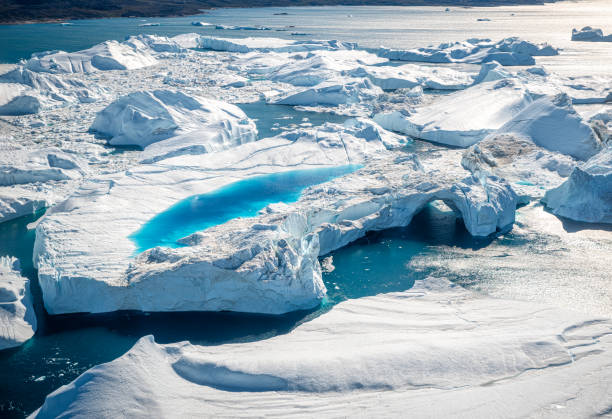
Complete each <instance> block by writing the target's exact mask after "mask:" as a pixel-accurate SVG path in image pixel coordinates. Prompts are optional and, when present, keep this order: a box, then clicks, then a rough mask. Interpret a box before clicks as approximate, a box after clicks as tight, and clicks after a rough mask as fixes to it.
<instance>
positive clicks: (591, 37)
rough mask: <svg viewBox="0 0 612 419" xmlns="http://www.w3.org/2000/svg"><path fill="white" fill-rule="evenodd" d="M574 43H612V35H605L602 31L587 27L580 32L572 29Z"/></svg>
mask: <svg viewBox="0 0 612 419" xmlns="http://www.w3.org/2000/svg"><path fill="white" fill-rule="evenodd" d="M572 41H587V42H612V34H610V35H604V34H603V31H602V30H601V29H597V28H592V27H590V26H585V27H584V28H582V29H580V30H578V29H572Z"/></svg>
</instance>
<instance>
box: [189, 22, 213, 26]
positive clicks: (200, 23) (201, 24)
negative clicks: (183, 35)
mask: <svg viewBox="0 0 612 419" xmlns="http://www.w3.org/2000/svg"><path fill="white" fill-rule="evenodd" d="M191 25H192V26H212V23H208V22H202V21H194V22H191Z"/></svg>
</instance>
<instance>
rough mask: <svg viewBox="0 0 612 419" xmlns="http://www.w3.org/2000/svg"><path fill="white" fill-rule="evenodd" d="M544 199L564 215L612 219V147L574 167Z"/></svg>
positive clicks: (601, 220)
mask: <svg viewBox="0 0 612 419" xmlns="http://www.w3.org/2000/svg"><path fill="white" fill-rule="evenodd" d="M543 201H544V202H545V203H546V206H547V207H548V208H550V209H551V211H552V212H553V213H554V214H556V215H559V216H561V217H565V218H570V219H572V220H576V221H586V222H589V223H612V147H606V148H605V149H604V150H603V151H601V152H600V153H599V154H597V155H595V156H593V157H592V158H591V159H589V160H588V161H587V162H586V163H584V164H582V165H581V166H578V167H575V168H574V170H573V171H572V174H571V175H570V177H569V179H567V180H566V181H565V182H564V183H563V184H562V185H561V186H559V187H558V188H556V189H552V190H550V191H548V192H546V196H545V197H544V199H543Z"/></svg>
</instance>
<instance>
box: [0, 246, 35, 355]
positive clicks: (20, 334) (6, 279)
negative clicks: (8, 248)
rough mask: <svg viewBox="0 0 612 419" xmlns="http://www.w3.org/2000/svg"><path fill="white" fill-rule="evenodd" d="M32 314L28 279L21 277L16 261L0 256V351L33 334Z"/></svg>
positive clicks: (20, 342) (12, 258)
mask: <svg viewBox="0 0 612 419" xmlns="http://www.w3.org/2000/svg"><path fill="white" fill-rule="evenodd" d="M35 331H36V314H35V313H34V308H33V307H32V297H31V296H30V281H29V280H28V279H27V278H25V277H23V276H21V271H20V269H19V261H18V260H17V259H16V258H14V257H6V256H2V257H0V350H2V349H7V348H13V347H16V346H19V345H21V344H23V343H24V342H25V341H26V340H28V339H30V338H31V337H32V336H34V332H35Z"/></svg>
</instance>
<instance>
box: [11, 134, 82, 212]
mask: <svg viewBox="0 0 612 419" xmlns="http://www.w3.org/2000/svg"><path fill="white" fill-rule="evenodd" d="M86 173H87V168H86V166H85V164H84V163H83V162H81V161H80V159H78V158H76V157H74V156H71V155H69V154H67V153H64V152H62V151H61V150H59V149H57V148H53V147H47V148H40V149H34V150H30V149H26V148H24V147H22V146H20V145H19V144H14V143H13V142H12V141H10V140H0V222H3V221H8V220H10V219H13V218H17V217H20V216H22V215H26V214H32V213H34V212H35V211H37V210H39V209H41V208H44V207H46V206H49V205H51V204H52V203H55V202H57V200H58V199H62V198H65V196H66V194H67V193H68V192H69V190H70V189H71V188H73V187H74V186H75V183H77V182H78V181H79V180H80V179H81V177H82V176H83V175H84V174H86Z"/></svg>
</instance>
